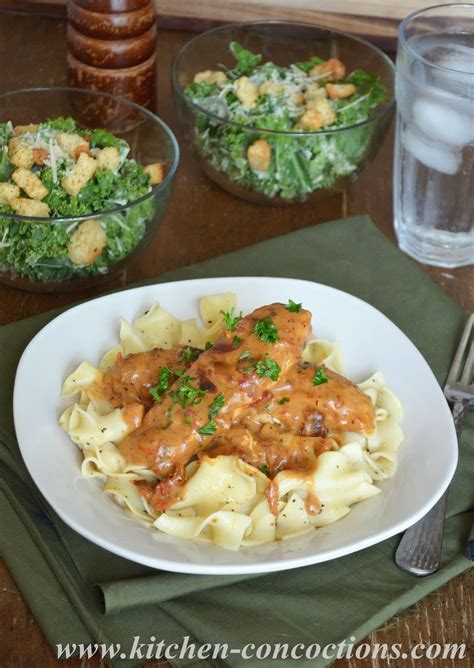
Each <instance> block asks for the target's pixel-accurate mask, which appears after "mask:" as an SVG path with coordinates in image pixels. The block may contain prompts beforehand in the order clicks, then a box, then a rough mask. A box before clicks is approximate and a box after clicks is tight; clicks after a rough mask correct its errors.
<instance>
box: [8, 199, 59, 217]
mask: <svg viewBox="0 0 474 668" xmlns="http://www.w3.org/2000/svg"><path fill="white" fill-rule="evenodd" d="M9 205H10V206H11V208H12V209H13V211H14V212H15V213H17V214H18V215H19V216H32V217H34V218H49V206H48V205H47V204H46V202H39V201H38V200H36V199H28V198H27V197H17V198H16V199H12V200H10V202H9Z"/></svg>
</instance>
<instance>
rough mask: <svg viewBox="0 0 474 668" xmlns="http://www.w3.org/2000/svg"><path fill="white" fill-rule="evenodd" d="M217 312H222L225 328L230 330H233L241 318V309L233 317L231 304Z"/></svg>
mask: <svg viewBox="0 0 474 668" xmlns="http://www.w3.org/2000/svg"><path fill="white" fill-rule="evenodd" d="M219 312H220V313H222V315H223V316H224V322H225V326H226V329H229V330H230V331H231V332H233V331H234V329H235V328H236V326H237V323H239V322H240V321H241V320H242V318H243V315H242V311H240V314H239V315H236V316H235V317H234V307H233V306H232V308H230V309H229V310H228V311H219Z"/></svg>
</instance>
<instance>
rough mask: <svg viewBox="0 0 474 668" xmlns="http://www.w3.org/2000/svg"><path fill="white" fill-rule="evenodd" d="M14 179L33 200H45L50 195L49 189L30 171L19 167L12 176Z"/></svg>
mask: <svg viewBox="0 0 474 668" xmlns="http://www.w3.org/2000/svg"><path fill="white" fill-rule="evenodd" d="M12 179H13V181H15V183H16V185H17V186H18V187H19V188H21V189H22V190H24V191H25V193H26V194H27V195H28V197H31V199H38V200H41V199H44V198H45V197H46V195H47V194H48V189H47V188H46V186H45V185H44V184H43V183H42V182H41V180H40V179H39V178H38V177H37V176H36V174H33V172H31V171H30V170H29V169H25V168H24V167H19V168H18V169H17V170H15V171H14V172H13V174H12Z"/></svg>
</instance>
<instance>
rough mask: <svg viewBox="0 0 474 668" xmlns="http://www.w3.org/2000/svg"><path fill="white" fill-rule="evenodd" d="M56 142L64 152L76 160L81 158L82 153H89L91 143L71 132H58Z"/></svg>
mask: <svg viewBox="0 0 474 668" xmlns="http://www.w3.org/2000/svg"><path fill="white" fill-rule="evenodd" d="M56 141H57V142H58V145H59V146H60V147H61V148H62V149H63V151H66V153H69V155H70V156H71V158H74V160H76V159H77V158H79V155H80V154H81V153H89V142H87V141H86V140H85V139H84V138H83V137H81V136H80V135H76V134H72V133H71V132H58V134H57V135H56Z"/></svg>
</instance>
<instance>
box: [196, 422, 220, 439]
mask: <svg viewBox="0 0 474 668" xmlns="http://www.w3.org/2000/svg"><path fill="white" fill-rule="evenodd" d="M216 429H217V427H216V424H215V422H208V423H207V424H205V425H204V427H201V429H198V433H199V434H201V435H202V436H212V434H215V433H216Z"/></svg>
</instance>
